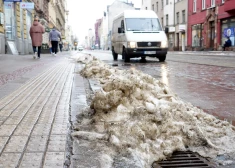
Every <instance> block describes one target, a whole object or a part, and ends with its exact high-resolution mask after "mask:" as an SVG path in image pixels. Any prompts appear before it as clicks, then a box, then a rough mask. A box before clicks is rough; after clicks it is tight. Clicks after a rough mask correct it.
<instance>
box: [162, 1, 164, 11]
mask: <svg viewBox="0 0 235 168" xmlns="http://www.w3.org/2000/svg"><path fill="white" fill-rule="evenodd" d="M163 5H164V4H163V0H162V9H163Z"/></svg>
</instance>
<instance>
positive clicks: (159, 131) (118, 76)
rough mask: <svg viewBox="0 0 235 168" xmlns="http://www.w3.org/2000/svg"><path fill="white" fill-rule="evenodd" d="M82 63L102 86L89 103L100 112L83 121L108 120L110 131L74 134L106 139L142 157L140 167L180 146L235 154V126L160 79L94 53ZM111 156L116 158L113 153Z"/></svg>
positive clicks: (204, 153)
mask: <svg viewBox="0 0 235 168" xmlns="http://www.w3.org/2000/svg"><path fill="white" fill-rule="evenodd" d="M78 61H79V62H83V63H85V67H84V69H83V70H82V71H81V74H82V75H83V76H84V77H86V78H95V79H97V80H99V81H100V83H101V85H102V89H101V90H100V91H98V92H96V93H95V95H94V98H93V100H92V103H91V105H90V108H91V109H94V111H95V112H94V113H92V114H91V118H90V119H91V120H89V119H87V118H80V119H81V121H82V122H81V123H82V124H84V125H94V126H95V125H96V124H97V123H103V124H104V129H105V130H104V132H103V133H99V132H90V131H82V130H81V131H78V132H75V133H74V136H77V137H80V138H84V139H88V140H97V141H101V140H102V141H107V142H108V144H110V145H111V147H112V148H113V150H114V151H118V152H119V153H122V154H124V153H126V154H127V155H129V156H130V155H131V156H132V159H133V160H138V161H139V162H136V164H137V163H138V165H136V167H137V166H139V167H150V165H151V164H152V163H153V162H154V161H160V160H163V159H165V158H166V157H168V156H170V155H171V154H172V153H173V152H174V151H176V150H191V151H194V152H198V153H199V154H200V155H202V156H204V157H210V158H215V157H216V156H218V155H222V154H226V153H227V154H229V153H234V152H235V143H234V142H235V127H234V126H232V125H231V124H229V123H228V122H227V121H222V120H219V119H217V118H215V117H214V116H212V115H210V114H207V113H205V112H203V110H201V109H199V108H197V107H194V106H193V105H191V104H190V103H186V102H183V101H182V100H181V99H180V98H179V97H177V96H176V95H175V94H174V93H172V92H171V91H170V90H169V88H168V87H167V86H166V85H164V84H163V83H161V82H160V81H159V80H157V79H155V78H153V77H151V76H150V75H147V74H144V73H142V72H140V71H138V70H133V69H130V70H119V69H117V68H113V67H110V66H109V65H107V64H105V63H104V62H102V61H100V60H98V59H96V58H95V57H92V56H90V55H84V56H83V57H80V58H79V60H78ZM87 120H88V121H87ZM95 130H97V129H94V130H93V131H95ZM106 157H108V156H106ZM109 157H110V158H112V162H115V161H114V160H115V156H114V155H112V156H109ZM122 159H125V157H123V158H122ZM113 164H114V163H113Z"/></svg>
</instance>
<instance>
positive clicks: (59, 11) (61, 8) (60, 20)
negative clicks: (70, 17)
mask: <svg viewBox="0 0 235 168" xmlns="http://www.w3.org/2000/svg"><path fill="white" fill-rule="evenodd" d="M55 8H56V28H57V29H58V30H59V31H60V32H61V37H62V39H65V22H66V21H65V12H66V9H65V2H64V0H55Z"/></svg>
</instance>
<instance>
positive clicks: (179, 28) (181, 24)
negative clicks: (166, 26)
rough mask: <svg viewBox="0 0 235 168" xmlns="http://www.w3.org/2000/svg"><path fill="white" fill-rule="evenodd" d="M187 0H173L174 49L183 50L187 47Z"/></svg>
mask: <svg viewBox="0 0 235 168" xmlns="http://www.w3.org/2000/svg"><path fill="white" fill-rule="evenodd" d="M187 13H188V0H181V1H180V0H176V1H175V36H174V41H175V44H174V50H175V51H185V50H186V48H187V21H188V15H187Z"/></svg>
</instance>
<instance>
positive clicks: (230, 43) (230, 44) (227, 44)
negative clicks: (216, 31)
mask: <svg viewBox="0 0 235 168" xmlns="http://www.w3.org/2000/svg"><path fill="white" fill-rule="evenodd" d="M231 46H232V41H231V40H230V38H229V37H227V40H226V41H225V43H224V45H223V49H224V51H225V48H226V47H231Z"/></svg>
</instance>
